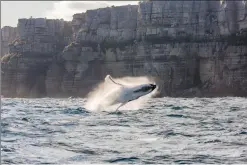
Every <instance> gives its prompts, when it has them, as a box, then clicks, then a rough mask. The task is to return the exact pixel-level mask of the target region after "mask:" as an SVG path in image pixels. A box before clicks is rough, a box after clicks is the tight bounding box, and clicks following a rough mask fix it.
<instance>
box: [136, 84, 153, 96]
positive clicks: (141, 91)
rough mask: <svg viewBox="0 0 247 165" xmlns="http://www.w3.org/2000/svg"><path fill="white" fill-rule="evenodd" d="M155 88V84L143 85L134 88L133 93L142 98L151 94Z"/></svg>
mask: <svg viewBox="0 0 247 165" xmlns="http://www.w3.org/2000/svg"><path fill="white" fill-rule="evenodd" d="M155 88H156V85H155V84H144V85H140V86H138V87H136V89H135V90H134V91H133V93H136V94H137V95H140V96H144V95H146V94H149V93H151V92H152V91H153V90H154V89H155Z"/></svg>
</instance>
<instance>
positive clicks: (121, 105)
mask: <svg viewBox="0 0 247 165" xmlns="http://www.w3.org/2000/svg"><path fill="white" fill-rule="evenodd" d="M127 103H128V102H126V103H122V104H120V105H119V106H118V108H117V109H116V111H118V109H119V108H120V107H122V106H124V105H125V104H127Z"/></svg>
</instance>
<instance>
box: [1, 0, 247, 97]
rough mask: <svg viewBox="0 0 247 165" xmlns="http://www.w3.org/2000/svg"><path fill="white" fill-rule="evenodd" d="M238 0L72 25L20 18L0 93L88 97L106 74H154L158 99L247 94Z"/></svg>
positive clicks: (173, 4) (117, 12)
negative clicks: (88, 93) (157, 88)
mask: <svg viewBox="0 0 247 165" xmlns="http://www.w3.org/2000/svg"><path fill="white" fill-rule="evenodd" d="M243 2H244V1H243ZM243 2H242V1H224V2H223V3H221V2H220V1H149V2H141V3H139V5H136V6H135V5H127V6H120V7H114V6H113V7H108V8H101V9H97V10H88V11H87V12H86V13H78V14H75V15H74V16H73V20H72V21H71V22H66V21H63V20H49V19H38V18H36V19H19V21H18V26H17V29H18V38H16V40H15V41H14V42H12V43H11V44H10V45H9V53H8V54H6V55H5V56H4V57H3V58H2V70H3V73H2V94H3V95H5V96H19V97H42V96H50V97H62V96H85V95H86V94H87V92H89V91H90V90H91V89H92V87H93V86H94V85H95V84H97V83H98V82H99V81H102V80H103V78H104V77H105V76H106V75H107V74H111V75H112V76H113V77H122V76H143V75H148V76H153V77H155V78H156V79H157V83H158V84H159V86H160V89H161V95H162V96H175V97H176V96H230V95H233V96H246V95H247V40H246V33H245V30H246V29H247V20H246V11H247V9H246V4H245V3H243Z"/></svg>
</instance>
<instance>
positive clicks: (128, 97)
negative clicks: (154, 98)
mask: <svg viewBox="0 0 247 165" xmlns="http://www.w3.org/2000/svg"><path fill="white" fill-rule="evenodd" d="M107 80H110V81H111V82H113V83H114V84H116V85H118V86H119V87H120V88H119V90H117V91H114V92H109V94H108V95H107V96H106V97H111V98H114V99H111V101H110V102H109V105H114V104H119V103H120V106H119V107H118V108H117V110H118V109H119V108H120V107H121V106H123V105H125V104H126V103H128V102H130V101H133V100H136V99H138V98H140V97H142V96H145V95H147V94H149V93H151V92H152V91H153V90H154V89H155V88H156V85H154V84H142V85H136V86H125V85H122V84H119V83H117V82H115V81H114V80H113V79H112V77H111V76H110V75H107V76H106V78H105V81H107Z"/></svg>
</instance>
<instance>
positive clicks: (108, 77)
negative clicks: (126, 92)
mask: <svg viewBox="0 0 247 165" xmlns="http://www.w3.org/2000/svg"><path fill="white" fill-rule="evenodd" d="M107 79H109V80H110V81H111V82H113V83H114V84H117V85H120V86H123V85H122V84H119V83H117V82H115V81H114V80H113V79H112V77H111V76H110V75H107V76H106V77H105V80H107Z"/></svg>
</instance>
